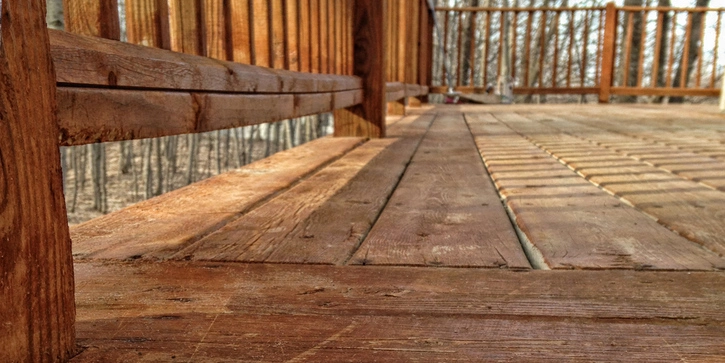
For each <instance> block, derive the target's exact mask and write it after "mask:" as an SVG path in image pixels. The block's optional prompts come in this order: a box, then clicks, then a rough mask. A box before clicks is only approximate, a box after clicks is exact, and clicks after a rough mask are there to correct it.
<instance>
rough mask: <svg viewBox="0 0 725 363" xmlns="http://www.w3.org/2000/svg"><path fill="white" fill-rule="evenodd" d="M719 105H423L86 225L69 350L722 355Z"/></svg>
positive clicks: (344, 355)
mask: <svg viewBox="0 0 725 363" xmlns="http://www.w3.org/2000/svg"><path fill="white" fill-rule="evenodd" d="M724 120H725V117H723V116H722V115H720V114H718V113H716V111H715V109H714V108H709V107H708V106H697V107H648V106H623V105H616V106H600V105H595V106H592V105H588V106H572V105H563V106H554V105H551V106H528V105H527V106H435V107H424V108H421V109H415V110H413V111H412V112H411V114H410V115H409V116H407V117H404V118H401V119H390V121H391V122H392V123H391V124H390V125H389V138H387V139H379V140H370V141H365V140H363V139H359V138H326V139H321V140H318V141H315V142H312V143H310V144H307V145H303V146H301V147H298V148H295V149H292V150H289V151H286V152H282V153H279V154H277V155H274V156H272V157H271V158H270V159H266V160H262V161H260V162H257V163H255V164H252V165H250V166H248V167H245V168H243V169H239V170H237V171H233V172H230V173H227V174H224V175H220V176H218V177H215V178H212V179H209V180H207V181H203V182H200V183H196V184H194V185H191V186H189V187H187V188H184V189H180V190H177V191H174V192H172V193H169V194H167V195H164V196H161V197H158V198H155V199H152V200H149V201H146V202H142V203H139V204H138V205H135V206H132V207H130V208H126V209H124V210H122V211H119V212H116V213H113V214H110V215H107V216H104V217H102V218H99V219H96V220H93V221H90V222H87V223H85V224H82V225H80V226H77V227H75V228H74V229H72V230H71V233H72V237H73V241H74V255H75V257H76V263H75V267H76V277H75V278H76V304H77V309H78V312H77V323H76V326H77V335H78V342H79V344H81V345H83V346H84V347H86V349H85V350H84V351H83V352H82V353H81V354H80V355H78V356H77V357H76V358H75V359H74V362H87V361H118V362H121V361H123V362H126V361H198V362H215V361H270V362H274V361H292V362H302V361H334V362H342V361H376V362H383V361H389V362H399V361H426V362H428V361H445V362H451V361H490V360H503V361H557V362H558V361H571V360H584V361H602V360H607V361H610V360H616V361H635V360H644V361H676V360H677V361H681V360H682V361H713V362H715V361H722V360H725V342H724V341H725V340H723V337H725V275H723V273H722V272H721V271H722V270H723V269H725V258H723V254H725V193H724V192H725V144H724V141H725V123H723V121H724ZM322 151H324V152H322ZM542 270H553V271H542Z"/></svg>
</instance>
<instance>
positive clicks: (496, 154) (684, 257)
mask: <svg viewBox="0 0 725 363" xmlns="http://www.w3.org/2000/svg"><path fill="white" fill-rule="evenodd" d="M543 115H546V116H547V118H546V119H547V120H548V121H551V118H550V116H548V114H546V113H543ZM498 117H501V118H502V119H506V120H508V119H511V118H512V117H511V116H509V115H505V114H498ZM466 119H467V121H468V125H469V127H470V129H471V132H472V133H473V135H474V137H475V139H476V143H477V144H478V147H479V149H480V151H481V155H482V157H483V159H484V161H485V163H486V166H487V168H488V171H489V172H490V173H491V176H492V177H493V180H494V182H495V183H496V185H497V187H498V189H499V193H500V194H501V195H502V196H503V197H504V198H506V199H505V200H506V204H507V206H508V207H509V208H510V209H511V211H512V212H513V215H515V216H516V221H517V223H518V226H519V228H520V229H521V231H522V233H524V234H525V235H526V237H527V239H528V241H530V243H531V244H532V245H533V246H532V247H531V248H535V249H537V251H538V252H539V253H540V254H541V258H542V260H543V261H542V262H543V263H545V264H546V265H547V266H548V267H550V268H553V269H567V268H573V269H638V270H639V269H659V270H713V269H725V260H724V259H722V258H720V257H718V256H717V255H716V254H715V253H713V252H711V251H708V250H705V249H704V248H702V247H701V246H699V245H697V244H695V243H692V242H690V241H688V240H687V239H685V238H683V237H681V236H678V235H677V234H675V233H673V232H672V231H670V230H668V229H667V228H665V227H663V226H661V225H659V224H657V222H655V221H654V220H653V219H652V218H650V217H649V216H647V215H645V214H643V213H641V212H639V211H637V210H635V209H634V208H632V207H630V206H628V205H626V204H624V203H623V202H622V201H621V200H619V199H618V198H616V197H614V196H612V195H610V194H608V193H606V192H605V191H603V190H601V189H599V188H597V187H596V186H595V185H593V184H592V183H590V182H589V181H587V180H586V179H584V178H582V177H581V176H580V175H578V174H576V172H574V171H573V170H571V169H569V168H567V167H566V166H565V165H563V164H561V163H560V162H559V161H558V160H557V159H555V158H553V157H551V155H549V154H547V153H546V152H545V151H544V150H541V149H540V148H538V147H537V146H536V145H534V144H532V143H531V142H529V141H528V140H526V139H525V138H524V137H522V136H520V135H519V134H517V133H516V132H514V131H513V130H511V129H510V128H508V127H507V126H505V125H503V124H501V123H500V122H499V121H497V120H496V118H494V117H493V116H492V115H490V114H482V113H469V114H467V117H466ZM547 124H551V122H547ZM530 255H531V254H530Z"/></svg>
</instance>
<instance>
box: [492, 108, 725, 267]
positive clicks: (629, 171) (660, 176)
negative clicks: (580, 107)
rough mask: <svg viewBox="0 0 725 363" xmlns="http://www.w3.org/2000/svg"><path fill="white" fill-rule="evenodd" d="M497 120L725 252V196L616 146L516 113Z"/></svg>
mask: <svg viewBox="0 0 725 363" xmlns="http://www.w3.org/2000/svg"><path fill="white" fill-rule="evenodd" d="M495 115H497V118H498V119H499V120H501V121H503V122H504V123H506V124H507V125H509V127H511V128H512V129H514V130H515V131H517V132H519V133H521V134H523V135H525V136H526V137H528V138H529V139H531V140H532V141H533V142H535V143H536V144H537V145H538V146H539V147H541V148H542V149H544V150H546V151H547V152H549V153H551V154H552V155H554V156H555V157H556V158H558V159H559V160H560V161H561V162H563V163H565V164H566V165H567V166H569V167H570V168H572V169H574V170H576V171H577V172H578V173H579V174H580V175H582V176H584V177H586V178H587V179H588V180H589V181H591V182H592V183H595V184H596V185H598V186H600V187H602V188H604V189H605V190H607V191H609V192H611V193H613V194H615V195H617V196H619V197H621V198H623V199H624V200H626V201H628V202H629V203H631V204H632V205H634V206H635V207H636V208H637V209H640V210H642V211H644V212H645V213H647V214H649V215H652V216H654V217H655V218H657V221H658V222H659V223H661V224H663V225H665V226H667V227H668V228H670V229H672V230H674V231H676V232H678V233H679V234H681V235H682V236H684V237H686V238H687V239H689V240H691V241H694V242H697V243H699V244H701V245H703V246H705V247H706V248H708V249H709V250H711V251H713V252H715V253H717V254H719V255H721V256H722V255H723V254H725V223H723V220H725V194H724V193H723V192H720V191H716V190H713V189H711V188H708V187H706V186H703V185H701V184H699V183H697V182H694V181H692V180H688V179H686V178H683V177H680V176H677V175H674V174H672V173H669V172H667V171H665V170H662V169H658V168H656V167H654V166H652V165H650V164H647V163H643V162H642V161H639V160H636V159H635V158H631V157H628V156H625V155H623V154H621V153H618V152H616V151H613V150H609V149H607V148H604V147H601V146H598V145H595V144H593V143H590V142H588V141H585V140H582V139H580V138H577V137H574V136H571V135H567V134H563V133H561V131H560V130H559V129H556V128H554V127H551V126H548V125H546V123H543V122H534V121H531V120H530V119H528V118H525V117H522V116H521V115H516V114H512V113H506V114H503V113H502V114H495Z"/></svg>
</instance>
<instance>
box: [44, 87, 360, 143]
mask: <svg viewBox="0 0 725 363" xmlns="http://www.w3.org/2000/svg"><path fill="white" fill-rule="evenodd" d="M362 102H363V92H362V90H351V91H340V92H317V93H307V94H300V93H298V94H252V95H250V94H225V93H190V92H169V91H149V90H143V91H140V90H110V89H100V88H80V87H60V88H59V89H58V123H59V125H60V143H61V145H81V144H88V143H94V142H108V141H121V140H134V139H140V138H149V137H161V136H171V135H179V134H188V133H199V132H207V131H214V130H220V129H226V128H232V127H241V126H248V125H256V124H261V123H267V122H275V121H280V120H286V119H290V118H294V117H300V116H307V115H314V114H319V113H323V112H330V111H333V110H335V109H340V108H345V107H351V106H353V105H357V104H360V103H362ZM56 140H57V139H56Z"/></svg>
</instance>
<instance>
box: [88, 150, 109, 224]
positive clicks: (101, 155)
mask: <svg viewBox="0 0 725 363" xmlns="http://www.w3.org/2000/svg"><path fill="white" fill-rule="evenodd" d="M90 149H91V181H92V183H93V209H94V210H97V211H99V212H101V213H105V212H106V209H107V208H106V207H107V204H108V202H107V196H106V148H105V145H103V144H92V145H90Z"/></svg>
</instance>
